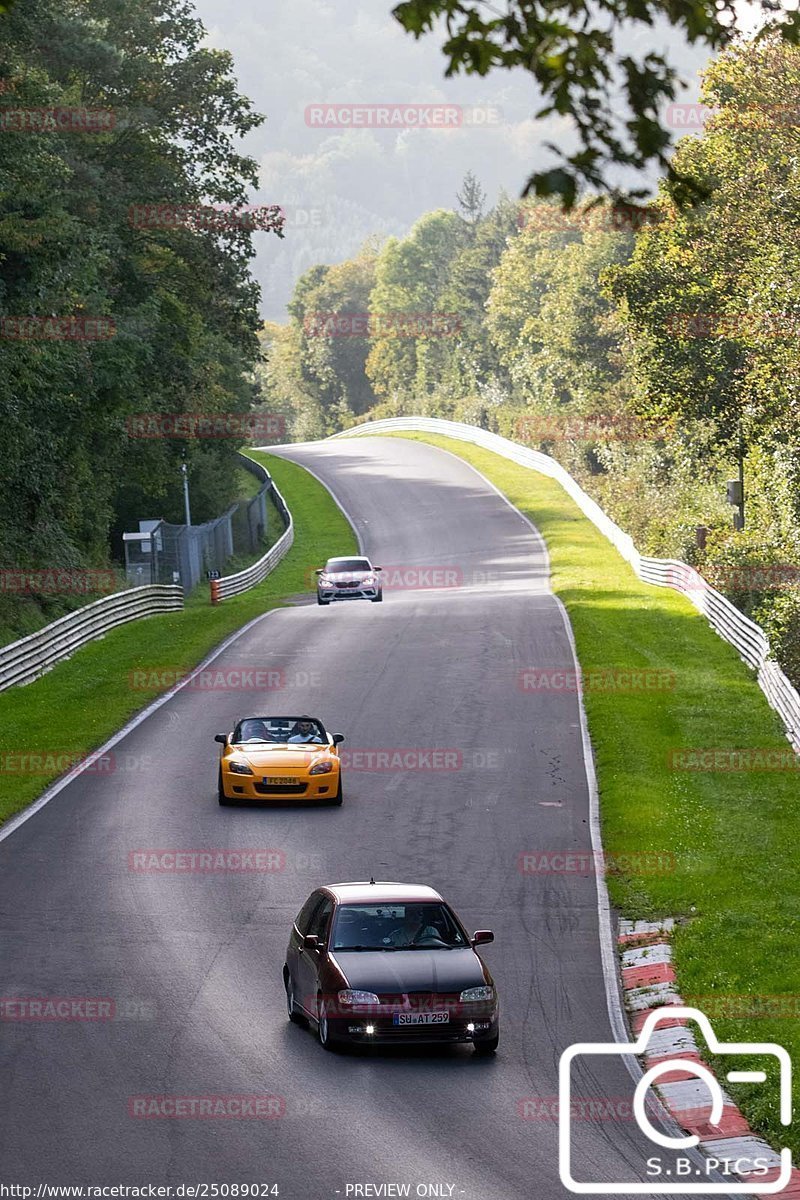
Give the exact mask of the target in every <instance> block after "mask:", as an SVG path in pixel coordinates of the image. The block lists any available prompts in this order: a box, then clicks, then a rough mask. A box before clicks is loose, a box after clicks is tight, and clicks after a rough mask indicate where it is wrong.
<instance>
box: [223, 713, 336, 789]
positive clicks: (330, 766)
mask: <svg viewBox="0 0 800 1200" xmlns="http://www.w3.org/2000/svg"><path fill="white" fill-rule="evenodd" d="M215 741H217V742H221V743H222V754H221V756H220V760H219V780H218V785H217V786H218V791H219V802H220V804H233V803H235V802H236V801H237V800H250V801H253V800H260V801H262V802H263V801H269V800H279V801H285V800H303V801H305V800H318V801H321V802H322V803H325V804H341V803H342V775H341V762H340V759H339V751H338V748H337V747H338V746H339V743H340V742H343V741H344V735H343V734H341V733H334V734H330V733H328V732H327V731H326V730H325V728H324V726H323V724H322V722H321V721H317V720H315V719H314V718H313V717H245V718H243V720H241V721H240V722H239V723H238V725H237V726H236V728H235V729H234V731H233V733H218V734H217V735H216V738H215Z"/></svg>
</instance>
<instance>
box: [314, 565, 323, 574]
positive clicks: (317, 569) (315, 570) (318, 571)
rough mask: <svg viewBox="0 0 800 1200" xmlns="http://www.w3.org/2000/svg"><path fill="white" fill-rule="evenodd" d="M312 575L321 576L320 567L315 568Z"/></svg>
mask: <svg viewBox="0 0 800 1200" xmlns="http://www.w3.org/2000/svg"><path fill="white" fill-rule="evenodd" d="M314 574H315V575H321V574H322V567H315V568H314Z"/></svg>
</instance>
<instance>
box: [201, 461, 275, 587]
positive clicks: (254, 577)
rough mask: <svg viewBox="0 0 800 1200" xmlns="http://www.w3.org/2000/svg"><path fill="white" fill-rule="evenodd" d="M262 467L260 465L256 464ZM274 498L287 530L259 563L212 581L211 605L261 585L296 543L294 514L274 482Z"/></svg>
mask: <svg viewBox="0 0 800 1200" xmlns="http://www.w3.org/2000/svg"><path fill="white" fill-rule="evenodd" d="M255 465H256V466H260V464H259V463H256V464H255ZM260 469H261V470H262V471H263V472H264V479H265V480H268V479H269V478H270V476H269V474H268V472H267V471H265V470H264V468H263V467H261V468H260ZM272 498H273V500H274V501H275V505H276V507H277V509H278V512H279V513H280V514H281V516H282V517H283V519H284V521H285V523H286V529H285V531H284V532H283V533H282V534H281V536H280V537H279V538H278V540H277V542H276V543H275V545H274V546H273V547H272V548H271V549H270V550H268V551H267V553H266V554H265V555H264V556H263V558H260V559H259V560H258V562H254V563H253V564H252V565H251V566H249V567H245V569H244V570H243V571H237V573H236V574H235V575H225V576H223V578H222V579H212V580H211V603H212V604H219V602H220V600H227V599H228V598H229V597H230V596H238V595H239V593H240V592H246V591H247V590H248V588H251V587H255V585H256V584H257V583H261V581H262V579H266V577H267V576H268V575H269V573H270V571H272V570H273V569H274V568H275V567H276V566H277V565H278V563H279V562H280V561H281V559H282V558H283V556H284V554H286V552H287V550H289V548H290V546H291V545H292V542H293V541H294V522H293V521H292V514H291V513H290V512H289V509H288V508H287V507H286V501H285V500H284V498H283V496H282V495H281V494H280V492H279V491H278V489H277V487H276V486H275V484H274V482H273V484H272Z"/></svg>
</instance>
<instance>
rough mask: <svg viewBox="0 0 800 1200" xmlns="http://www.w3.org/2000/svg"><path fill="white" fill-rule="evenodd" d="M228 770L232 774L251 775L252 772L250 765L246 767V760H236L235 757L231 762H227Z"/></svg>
mask: <svg viewBox="0 0 800 1200" xmlns="http://www.w3.org/2000/svg"><path fill="white" fill-rule="evenodd" d="M228 770H229V771H230V772H231V774H232V775H252V774H253V772H252V770H251V769H250V767H248V765H247V763H246V762H237V760H236V759H233V760H232V761H231V762H229V763H228Z"/></svg>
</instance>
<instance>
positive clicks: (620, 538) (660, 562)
mask: <svg viewBox="0 0 800 1200" xmlns="http://www.w3.org/2000/svg"><path fill="white" fill-rule="evenodd" d="M402 430H410V431H414V432H417V433H438V434H442V435H443V436H445V437H452V438H458V439H459V440H460V441H462V442H472V443H473V445H476V446H482V447H483V448H484V449H485V450H493V451H494V453H495V454H500V455H502V457H503V458H508V459H510V460H511V461H512V462H515V463H519V464H520V466H523V467H530V468H531V470H533V471H539V472H540V474H542V475H549V476H550V478H551V479H555V480H556V481H557V482H558V483H560V484H561V486H562V487H563V488H564V491H565V492H567V493H568V495H569V496H571V497H572V499H573V500H574V501H575V503H576V504H577V506H578V508H580V510H581V512H583V513H584V515H585V516H587V517H588V518H589V520H590V521H591V522H592V523H593V524H594V525H596V526H597V528H598V529H599V530H600V532H601V533H602V534H604V535H605V537H607V538H608V540H609V541H610V542H611V544H612V545H613V546H614V547H615V548H616V549H617V550H618V551H619V553H620V554H621V555H622V557H623V558H624V559H625V560H626V561H627V562H629V563H630V564H631V566H632V567H633V569H634V571H635V572H636V574H637V575H638V576H639V578H640V579H641V580H643V581H644V582H645V583H652V584H656V585H657V586H659V587H671V588H674V589H675V591H678V592H682V593H683V594H684V595H685V596H687V597H688V599H689V600H691V602H692V604H693V605H694V606H695V608H696V609H698V611H699V612H701V613H702V614H703V616H704V617H705V618H706V619H707V621H708V623H709V625H711V627H712V628H713V629H714V630H716V632H717V633H718V634H719V636H720V637H721V638H724V639H725V641H726V642H730V644H731V645H732V646H734V647H735V648H736V650H737V652H738V653H739V655H740V657H741V658H743V659H744V661H745V662H746V663H747V664H748V666H751V667H752V668H753V669H754V670H755V671H756V672H757V673H758V684H759V687H760V688H761V690H762V692H763V693H764V695H765V696H766V697H767V699H768V701H769V703H770V704H771V705H772V707H773V708H774V709H775V711H776V712H777V713H778V714H779V716H780V718H781V720H782V721H783V723H784V725H785V726H786V730H787V734H788V737H789V741H790V742H791V743H792V746H793V748H794V749H795V750H797V751H798V752H800V696H799V695H798V694H797V691H796V689H795V688H794V687H793V686H792V685H791V683H790V682H789V680H788V679H787V678H786V676H785V675H784V673H783V671H782V670H781V668H780V667H779V666H778V664H777V663H776V662H774V661H773V660H772V659H770V657H769V642H768V640H767V635H766V634H765V633H764V630H763V629H762V628H761V626H760V625H756V623H755V622H754V621H751V620H750V619H749V617H746V616H745V615H744V613H742V612H740V611H739V609H738V608H736V606H735V605H733V604H731V602H730V600H728V599H727V598H726V597H725V596H723V595H722V594H721V593H720V592H718V591H716V589H715V588H713V587H712V586H711V584H710V583H708V582H707V581H706V580H705V579H703V577H702V575H700V574H699V573H698V572H697V571H696V570H695V569H694V567H690V566H689V565H688V564H687V563H684V562H680V561H679V560H677V559H669V558H649V557H647V556H645V555H643V554H640V553H639V551H638V550H637V549H636V547H635V546H634V544H633V539H632V538H631V537H630V535H629V534H627V533H624V532H623V530H621V529H620V527H619V526H618V525H615V524H614V522H613V521H612V520H611V518H610V517H609V516H608V515H607V514H606V513H604V512H603V510H602V508H601V507H600V505H599V504H597V503H596V502H595V501H594V500H593V499H592V498H591V496H587V494H586V492H585V491H584V490H583V488H582V487H581V486H580V484H578V483H577V482H576V481H575V480H574V479H573V478H572V476H571V475H570V474H569V472H568V471H566V470H565V469H564V467H562V466H561V464H560V463H557V462H556V460H555V459H554V458H551V457H550V455H549V454H543V453H542V452H541V450H531V449H529V448H528V447H527V446H520V445H518V444H517V443H516V442H512V441H510V440H509V439H508V438H504V437H500V435H499V434H497V433H489V432H488V431H487V430H485V429H478V428H477V427H476V426H474V425H464V424H462V423H461V422H460V421H444V420H441V419H439V418H438V417H393V418H390V419H389V420H385V421H366V422H364V424H362V425H355V426H354V427H353V428H352V429H345V430H344V431H343V432H342V433H337V434H334V437H336V438H340V437H359V436H364V435H369V434H380V433H393V432H395V433H396V432H401V431H402Z"/></svg>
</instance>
